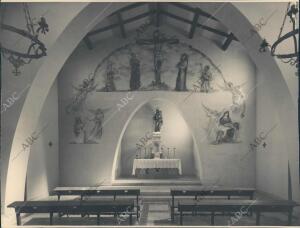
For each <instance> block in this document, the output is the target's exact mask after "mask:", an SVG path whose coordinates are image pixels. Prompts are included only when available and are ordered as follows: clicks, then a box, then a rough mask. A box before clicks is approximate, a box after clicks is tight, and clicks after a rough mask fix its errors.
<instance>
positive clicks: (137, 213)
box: [136, 195, 140, 220]
mask: <svg viewBox="0 0 300 228" xmlns="http://www.w3.org/2000/svg"><path fill="white" fill-rule="evenodd" d="M136 218H137V220H139V218H140V204H139V195H137V196H136Z"/></svg>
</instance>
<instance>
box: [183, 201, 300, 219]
mask: <svg viewBox="0 0 300 228" xmlns="http://www.w3.org/2000/svg"><path fill="white" fill-rule="evenodd" d="M296 206H299V205H298V204H297V203H295V202H293V201H288V200H200V201H198V200H186V201H181V202H180V203H179V204H178V211H179V214H180V225H183V216H184V215H188V214H191V213H192V214H194V212H210V213H211V225H214V217H215V213H216V212H224V211H226V212H232V213H237V212H241V211H245V209H246V210H247V211H251V212H254V213H256V225H260V215H261V213H263V212H285V213H288V223H287V224H288V225H291V224H292V214H293V208H294V207H296Z"/></svg>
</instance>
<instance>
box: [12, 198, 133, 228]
mask: <svg viewBox="0 0 300 228" xmlns="http://www.w3.org/2000/svg"><path fill="white" fill-rule="evenodd" d="M8 207H11V208H15V212H16V219H17V225H21V213H49V215H50V225H52V224H53V214H54V213H58V214H60V213H64V214H85V213H86V214H95V215H97V225H99V224H100V215H101V214H104V213H111V214H114V215H117V214H120V213H126V214H128V216H129V224H130V225H132V214H133V209H134V200H129V199H126V200H111V201H85V200H82V201H78V200H72V201H16V202H14V203H12V204H10V205H8Z"/></svg>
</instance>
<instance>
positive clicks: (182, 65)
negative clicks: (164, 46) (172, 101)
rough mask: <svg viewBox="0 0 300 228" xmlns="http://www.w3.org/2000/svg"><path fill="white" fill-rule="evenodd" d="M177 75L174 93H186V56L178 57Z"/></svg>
mask: <svg viewBox="0 0 300 228" xmlns="http://www.w3.org/2000/svg"><path fill="white" fill-rule="evenodd" d="M177 68H178V75H177V79H176V87H175V90H176V91H186V90H187V88H186V76H187V68H188V55H187V54H185V53H184V54H182V55H181V57H180V61H179V63H178V64H177Z"/></svg>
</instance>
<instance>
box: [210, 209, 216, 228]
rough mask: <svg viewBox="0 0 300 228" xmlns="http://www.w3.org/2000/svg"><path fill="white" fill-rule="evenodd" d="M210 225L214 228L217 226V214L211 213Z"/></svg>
mask: <svg viewBox="0 0 300 228" xmlns="http://www.w3.org/2000/svg"><path fill="white" fill-rule="evenodd" d="M210 224H211V225H212V226H213V225H215V212H212V213H211V217H210Z"/></svg>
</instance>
